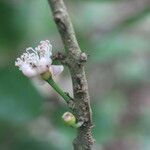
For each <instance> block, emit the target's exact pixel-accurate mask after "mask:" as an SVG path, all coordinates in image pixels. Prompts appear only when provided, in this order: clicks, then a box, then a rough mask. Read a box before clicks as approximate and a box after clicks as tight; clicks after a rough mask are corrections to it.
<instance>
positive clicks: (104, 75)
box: [0, 0, 150, 150]
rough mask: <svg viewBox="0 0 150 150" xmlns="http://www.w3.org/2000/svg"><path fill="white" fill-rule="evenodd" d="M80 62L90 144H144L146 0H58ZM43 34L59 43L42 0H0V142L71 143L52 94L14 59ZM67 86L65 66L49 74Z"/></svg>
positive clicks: (125, 148) (26, 146)
mask: <svg viewBox="0 0 150 150" xmlns="http://www.w3.org/2000/svg"><path fill="white" fill-rule="evenodd" d="M65 2H66V5H67V8H68V11H69V13H70V16H71V18H72V21H73V24H74V27H75V30H76V34H77V38H78V40H79V44H80V46H81V49H82V50H83V51H85V52H87V54H89V59H88V63H87V65H86V72H87V78H88V83H89V92H90V96H91V105H92V109H93V120H94V124H95V127H94V129H93V132H94V136H95V139H96V144H95V146H94V150H149V149H150V78H149V77H150V1H149V0H65ZM45 39H49V40H50V41H51V43H52V45H53V52H54V53H55V52H57V51H64V48H63V45H62V42H61V39H60V36H59V34H58V31H57V29H56V26H55V24H54V22H53V18H52V15H51V11H50V9H49V6H48V3H47V1H46V0H0V150H71V149H72V143H71V142H72V140H73V139H74V137H75V130H74V129H72V128H68V127H66V126H65V125H64V124H63V122H62V120H61V116H62V114H63V113H64V112H65V111H67V108H66V106H65V104H64V103H63V101H62V100H61V98H60V97H58V96H57V94H56V93H55V92H54V91H53V90H52V89H51V88H50V87H48V85H47V84H43V83H41V82H39V81H37V80H29V79H27V78H26V77H24V76H23V75H22V73H21V72H20V71H19V70H18V68H17V67H15V66H14V62H15V59H16V57H18V56H20V54H22V52H23V51H24V50H25V48H26V47H30V46H32V47H35V46H36V45H37V44H38V43H39V41H40V40H45ZM56 81H57V82H59V84H60V85H61V86H62V87H63V88H64V89H65V90H66V91H69V92H71V91H72V90H71V80H70V76H69V73H68V69H67V68H65V71H64V72H63V73H62V75H61V76H59V77H58V78H57V79H56Z"/></svg>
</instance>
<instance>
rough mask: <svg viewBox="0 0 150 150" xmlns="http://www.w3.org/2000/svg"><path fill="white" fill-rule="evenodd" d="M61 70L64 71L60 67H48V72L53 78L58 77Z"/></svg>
mask: <svg viewBox="0 0 150 150" xmlns="http://www.w3.org/2000/svg"><path fill="white" fill-rule="evenodd" d="M63 70H64V67H63V66H62V65H51V66H50V67H49V71H50V72H51V73H52V75H54V76H56V75H59V74H60V73H61V72H62V71H63Z"/></svg>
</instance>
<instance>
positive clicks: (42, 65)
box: [38, 57, 52, 73]
mask: <svg viewBox="0 0 150 150" xmlns="http://www.w3.org/2000/svg"><path fill="white" fill-rule="evenodd" d="M51 63H52V60H51V59H50V58H45V57H42V58H41V59H40V60H39V62H38V70H39V73H43V72H45V71H47V70H48V68H49V66H50V65H51Z"/></svg>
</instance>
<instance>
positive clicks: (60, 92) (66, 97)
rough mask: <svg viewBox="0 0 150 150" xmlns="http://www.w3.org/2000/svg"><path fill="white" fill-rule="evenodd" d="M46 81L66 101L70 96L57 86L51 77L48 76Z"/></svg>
mask: <svg viewBox="0 0 150 150" xmlns="http://www.w3.org/2000/svg"><path fill="white" fill-rule="evenodd" d="M45 81H46V82H48V83H49V84H50V85H51V86H52V88H53V89H54V90H55V91H56V92H57V93H58V94H59V95H60V96H61V97H62V98H63V99H64V100H65V101H66V102H67V103H68V102H69V101H70V100H71V98H70V97H69V96H68V95H67V94H66V93H65V92H64V91H63V90H62V89H61V88H60V87H59V86H58V84H57V83H56V82H55V81H54V80H53V78H52V77H49V78H48V79H45Z"/></svg>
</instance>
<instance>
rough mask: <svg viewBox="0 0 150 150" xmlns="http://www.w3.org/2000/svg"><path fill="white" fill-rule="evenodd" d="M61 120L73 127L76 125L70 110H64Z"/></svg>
mask: <svg viewBox="0 0 150 150" xmlns="http://www.w3.org/2000/svg"><path fill="white" fill-rule="evenodd" d="M62 119H63V121H64V122H65V124H66V125H68V126H71V127H75V125H76V118H75V116H74V115H73V114H72V113H70V112H65V113H64V114H63V116H62Z"/></svg>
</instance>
